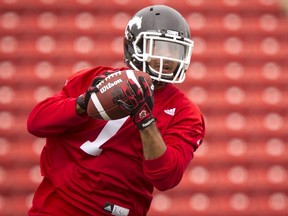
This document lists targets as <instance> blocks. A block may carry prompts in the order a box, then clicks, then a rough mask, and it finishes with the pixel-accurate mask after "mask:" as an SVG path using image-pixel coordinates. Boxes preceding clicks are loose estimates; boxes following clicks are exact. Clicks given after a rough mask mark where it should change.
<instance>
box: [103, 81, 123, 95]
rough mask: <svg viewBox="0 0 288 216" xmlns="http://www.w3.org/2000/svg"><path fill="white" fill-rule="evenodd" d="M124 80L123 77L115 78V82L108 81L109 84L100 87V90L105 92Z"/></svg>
mask: <svg viewBox="0 0 288 216" xmlns="http://www.w3.org/2000/svg"><path fill="white" fill-rule="evenodd" d="M122 82H123V81H122V79H118V80H115V81H114V82H112V83H108V84H106V85H105V86H103V87H101V88H100V89H99V91H100V92H101V93H104V92H106V91H107V90H108V89H110V88H113V86H115V85H118V84H119V83H122Z"/></svg>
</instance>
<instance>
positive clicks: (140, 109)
mask: <svg viewBox="0 0 288 216" xmlns="http://www.w3.org/2000/svg"><path fill="white" fill-rule="evenodd" d="M138 81H139V84H140V85H141V88H139V87H138V86H137V84H136V83H135V82H134V81H133V80H132V79H129V80H128V85H127V86H128V87H127V88H125V89H122V90H123V92H124V94H125V95H126V97H127V98H128V101H129V102H130V104H127V103H125V102H123V101H122V100H118V101H117V103H118V104H119V106H120V108H121V109H123V110H125V111H127V112H128V113H129V114H130V116H131V118H132V121H133V122H134V124H135V125H136V126H137V127H138V128H139V129H140V130H143V129H144V128H146V127H148V126H149V125H150V124H152V123H153V122H155V120H156V119H155V118H154V117H153V115H152V109H153V106H154V98H153V91H152V90H151V89H150V88H149V85H148V83H147V81H146V80H145V79H144V77H141V76H140V77H139V78H138Z"/></svg>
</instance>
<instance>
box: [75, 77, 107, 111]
mask: <svg viewBox="0 0 288 216" xmlns="http://www.w3.org/2000/svg"><path fill="white" fill-rule="evenodd" d="M111 73H112V72H105V73H103V74H102V75H99V76H97V77H95V78H94V79H93V81H92V83H91V85H90V87H89V88H88V89H87V90H86V92H85V93H83V94H81V95H79V97H78V98H77V100H76V103H77V104H78V106H79V107H80V108H81V109H83V110H84V111H87V106H88V102H89V100H90V97H91V94H92V93H93V92H97V91H99V89H98V88H97V85H98V84H99V83H100V82H101V81H102V80H104V79H105V78H106V77H107V76H109V75H110V74H111Z"/></svg>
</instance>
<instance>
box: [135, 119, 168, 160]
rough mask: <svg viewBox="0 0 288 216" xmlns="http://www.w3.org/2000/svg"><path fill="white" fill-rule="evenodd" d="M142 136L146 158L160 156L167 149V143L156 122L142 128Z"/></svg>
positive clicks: (150, 158) (151, 158)
mask: <svg viewBox="0 0 288 216" xmlns="http://www.w3.org/2000/svg"><path fill="white" fill-rule="evenodd" d="M140 136H141V140H142V146H143V155H144V158H145V159H146V160H153V159H156V158H159V157H160V156H162V155H163V154H164V152H165V151H166V149H167V147H166V144H165V142H164V140H163V138H162V136H161V134H160V132H159V130H158V128H157V126H156V124H155V122H153V123H152V124H151V125H150V126H149V127H146V128H144V129H143V130H140Z"/></svg>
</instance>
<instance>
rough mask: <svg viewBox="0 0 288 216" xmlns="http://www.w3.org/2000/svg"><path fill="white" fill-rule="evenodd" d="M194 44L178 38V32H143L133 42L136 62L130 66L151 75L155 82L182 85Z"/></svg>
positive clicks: (188, 40)
mask: <svg viewBox="0 0 288 216" xmlns="http://www.w3.org/2000/svg"><path fill="white" fill-rule="evenodd" d="M193 45H194V42H193V41H192V40H190V39H187V38H183V37H180V36H178V32H175V31H168V33H166V34H163V33H158V32H141V33H140V34H139V35H138V36H137V37H136V39H135V40H134V41H133V49H134V54H133V55H132V57H133V58H134V59H135V60H136V62H139V63H141V62H142V68H139V66H138V67H137V66H136V65H135V64H133V62H130V66H131V67H132V68H133V69H135V70H142V71H144V72H147V73H149V74H150V76H151V78H152V79H153V80H157V81H160V82H166V83H181V82H183V81H184V79H185V71H186V70H187V69H188V67H189V64H190V59H191V55H192V50H193Z"/></svg>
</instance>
